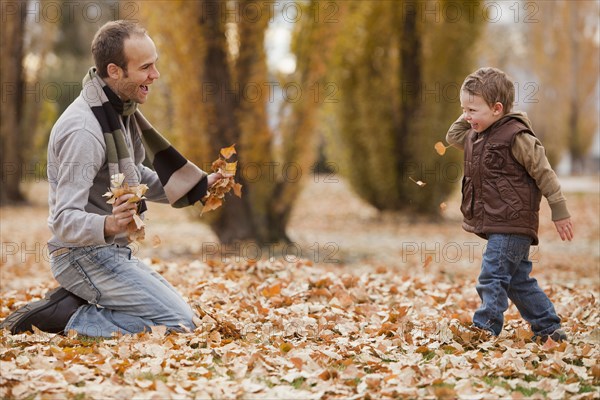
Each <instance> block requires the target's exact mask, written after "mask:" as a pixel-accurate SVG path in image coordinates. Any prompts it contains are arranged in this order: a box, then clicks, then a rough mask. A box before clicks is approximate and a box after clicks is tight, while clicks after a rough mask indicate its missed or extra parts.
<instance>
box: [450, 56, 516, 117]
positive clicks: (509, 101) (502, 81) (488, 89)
mask: <svg viewBox="0 0 600 400" xmlns="http://www.w3.org/2000/svg"><path fill="white" fill-rule="evenodd" d="M461 90H462V91H465V92H466V93H468V94H470V95H473V96H481V97H482V98H483V100H485V102H486V103H487V104H488V105H489V106H490V107H492V106H493V105H494V104H496V103H501V104H502V107H503V110H504V113H505V114H507V113H509V112H510V111H511V110H512V107H513V103H514V101H515V85H514V83H513V82H512V79H510V78H509V77H508V75H506V74H505V73H504V71H501V70H499V69H498V68H492V67H485V68H479V69H478V70H477V71H475V72H473V73H472V74H470V75H469V76H467V77H466V78H465V81H464V82H463V84H462V87H461Z"/></svg>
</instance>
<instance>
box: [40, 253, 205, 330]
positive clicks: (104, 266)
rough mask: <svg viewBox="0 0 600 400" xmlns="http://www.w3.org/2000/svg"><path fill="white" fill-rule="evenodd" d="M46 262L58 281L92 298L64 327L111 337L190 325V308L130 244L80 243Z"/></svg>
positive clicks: (66, 287) (191, 312)
mask: <svg viewBox="0 0 600 400" xmlns="http://www.w3.org/2000/svg"><path fill="white" fill-rule="evenodd" d="M50 264H51V267H52V273H53V274H54V277H55V278H56V280H57V281H58V282H59V283H60V284H61V286H63V287H64V288H65V289H67V290H69V291H70V292H72V293H74V294H76V295H77V296H79V297H81V298H83V299H85V300H87V301H88V302H89V303H90V304H88V305H84V306H81V307H79V309H78V310H77V311H76V312H75V314H73V316H72V317H71V319H70V320H69V322H68V324H67V326H66V328H65V331H68V330H71V329H73V330H75V331H76V332H77V333H79V334H81V335H86V336H103V337H110V336H111V335H112V334H113V333H116V332H119V333H123V334H127V333H137V332H142V331H147V330H150V329H149V328H150V327H151V326H155V325H165V326H166V327H167V328H168V329H169V330H175V331H183V330H185V329H190V330H193V329H194V324H193V322H192V318H193V315H194V313H193V311H192V309H191V307H190V306H189V305H188V304H187V303H186V302H185V300H184V299H183V298H182V297H181V295H180V294H179V293H177V291H176V290H175V288H173V286H171V284H169V282H167V281H166V279H164V278H163V277H162V276H160V274H158V273H157V272H155V271H153V270H151V269H150V268H149V267H148V266H146V265H145V264H144V263H143V262H141V261H140V260H138V259H136V258H135V257H132V256H131V250H130V249H129V248H128V247H118V246H116V245H109V246H88V247H79V248H75V249H73V250H72V251H71V252H69V253H66V254H63V255H60V256H58V257H55V258H52V260H51V263H50Z"/></svg>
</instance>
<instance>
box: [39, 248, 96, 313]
mask: <svg viewBox="0 0 600 400" xmlns="http://www.w3.org/2000/svg"><path fill="white" fill-rule="evenodd" d="M93 252H94V248H92V247H91V246H90V247H80V248H76V249H73V250H72V251H71V252H69V253H66V254H63V255H61V256H59V257H56V258H55V259H52V260H51V261H50V265H51V269H52V274H53V275H54V278H56V280H57V281H58V283H60V285H61V286H62V287H64V288H65V289H67V290H68V291H70V292H71V293H74V294H75V295H77V296H79V297H81V298H82V299H85V300H87V301H88V302H89V303H92V304H97V303H98V300H99V299H100V291H99V290H98V289H97V288H96V287H95V286H94V284H93V283H92V281H91V280H90V279H89V277H88V275H87V273H86V272H85V270H86V268H89V267H94V265H93V264H94V261H93V259H92V257H91V256H90V254H91V253H93Z"/></svg>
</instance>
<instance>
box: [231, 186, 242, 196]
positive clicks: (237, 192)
mask: <svg viewBox="0 0 600 400" xmlns="http://www.w3.org/2000/svg"><path fill="white" fill-rule="evenodd" d="M233 194H235V195H236V196H237V197H239V198H241V197H242V185H240V184H239V183H236V184H235V185H233Z"/></svg>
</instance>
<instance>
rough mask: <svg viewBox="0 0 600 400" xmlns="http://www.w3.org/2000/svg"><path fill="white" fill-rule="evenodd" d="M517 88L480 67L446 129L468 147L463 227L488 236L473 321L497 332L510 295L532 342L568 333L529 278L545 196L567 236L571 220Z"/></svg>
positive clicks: (449, 136)
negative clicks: (516, 107) (518, 102)
mask: <svg viewBox="0 0 600 400" xmlns="http://www.w3.org/2000/svg"><path fill="white" fill-rule="evenodd" d="M514 96H515V89H514V84H513V82H512V81H511V80H510V79H509V78H508V77H507V76H506V74H505V73H504V72H502V71H500V70H499V69H496V68H481V69H479V70H477V71H475V72H474V73H472V74H471V75H469V76H467V78H466V79H465V81H464V83H463V85H462V87H461V93H460V104H461V108H462V110H463V114H462V115H461V117H460V118H459V119H458V120H457V121H456V122H454V123H453V124H452V126H451V127H450V129H449V130H448V133H447V135H446V140H447V141H448V143H449V144H451V145H454V146H455V147H457V148H459V149H463V150H464V155H465V158H464V160H465V161H464V163H465V165H464V177H463V183H462V204H461V212H462V213H463V216H464V220H463V229H465V230H466V231H468V232H473V233H475V234H477V235H478V236H480V237H482V238H485V239H487V240H488V244H487V246H486V250H485V253H484V255H483V262H482V266H481V273H480V275H479V283H478V284H477V292H478V293H479V297H480V298H481V301H482V305H481V307H480V308H479V309H478V310H477V311H476V312H475V314H474V316H473V325H474V327H475V328H476V329H477V328H478V329H483V330H485V331H487V332H490V333H491V334H493V335H495V336H498V335H500V332H501V331H502V326H503V323H504V316H503V314H504V311H506V309H507V308H508V299H511V300H512V301H513V303H514V304H515V306H516V307H517V309H518V310H519V312H520V313H521V316H523V318H524V319H525V320H527V322H529V324H530V325H531V329H532V330H533V333H534V340H541V341H542V342H545V341H546V340H547V339H548V337H550V338H552V339H553V340H554V341H557V342H558V341H563V340H566V339H567V335H566V334H565V332H564V331H563V330H562V329H560V318H559V317H558V315H557V314H556V311H555V310H554V306H553V305H552V302H551V301H550V299H549V298H548V296H546V294H545V293H544V292H543V291H542V290H541V289H540V287H539V286H538V284H537V281H536V280H535V279H534V278H532V277H530V276H529V274H530V273H531V268H532V264H531V261H529V247H530V246H531V245H532V244H533V245H537V244H538V237H537V231H538V225H539V206H540V200H541V197H542V195H544V196H545V197H546V198H547V200H548V204H549V205H550V209H551V211H552V220H553V221H554V224H555V226H556V230H557V231H558V233H559V235H560V238H561V239H562V240H569V241H570V240H571V239H573V224H572V222H571V218H570V215H569V212H568V210H567V206H566V200H565V198H564V196H563V195H562V192H561V190H560V184H559V182H558V178H557V177H556V174H555V173H554V171H553V170H552V168H551V167H550V164H549V162H548V159H547V158H546V155H545V151H544V147H543V146H542V144H541V143H540V141H539V140H538V139H537V138H536V137H535V135H534V133H533V130H532V128H531V122H530V121H529V119H528V118H527V115H526V114H525V113H522V112H511V109H512V105H513V102H514Z"/></svg>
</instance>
